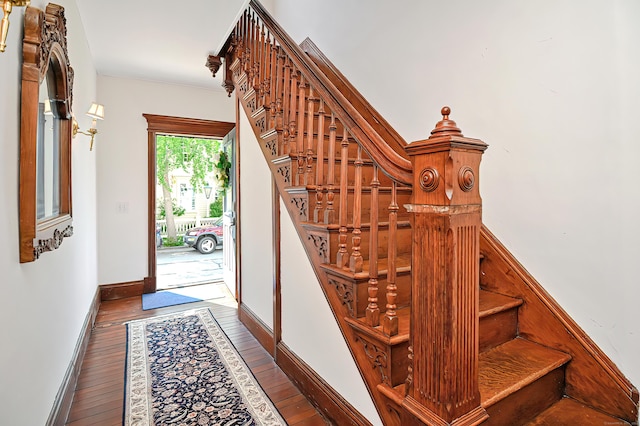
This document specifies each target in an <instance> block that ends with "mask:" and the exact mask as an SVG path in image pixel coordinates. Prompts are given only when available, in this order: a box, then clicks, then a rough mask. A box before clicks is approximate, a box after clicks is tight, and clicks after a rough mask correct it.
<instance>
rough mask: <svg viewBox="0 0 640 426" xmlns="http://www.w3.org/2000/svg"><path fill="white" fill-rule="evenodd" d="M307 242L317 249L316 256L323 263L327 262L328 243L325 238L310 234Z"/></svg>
mask: <svg viewBox="0 0 640 426" xmlns="http://www.w3.org/2000/svg"><path fill="white" fill-rule="evenodd" d="M309 240H310V241H313V245H314V246H315V247H316V249H318V255H319V256H320V258H322V259H324V261H325V262H327V263H328V262H329V243H328V242H327V237H325V236H324V235H317V234H310V235H309Z"/></svg>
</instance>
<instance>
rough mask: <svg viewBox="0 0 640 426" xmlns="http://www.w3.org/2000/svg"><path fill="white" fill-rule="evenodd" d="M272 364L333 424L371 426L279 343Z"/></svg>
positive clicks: (310, 369) (340, 396) (320, 378)
mask: <svg viewBox="0 0 640 426" xmlns="http://www.w3.org/2000/svg"><path fill="white" fill-rule="evenodd" d="M276 364H278V366H279V367H280V368H281V369H282V371H284V373H285V374H286V375H287V376H289V378H290V379H291V381H293V382H294V383H295V384H296V386H297V387H298V389H300V391H301V392H302V393H303V394H304V396H305V397H307V399H308V400H309V401H311V402H312V403H313V404H314V405H315V406H316V408H318V410H320V412H321V413H322V415H323V416H325V417H326V418H327V419H329V420H331V421H332V422H333V424H338V425H357V426H370V425H371V422H369V420H367V419H366V418H365V417H364V416H363V415H362V414H361V413H360V412H359V411H358V410H356V409H355V408H354V407H353V406H352V405H351V404H349V402H348V401H347V400H345V399H344V398H343V397H342V395H340V394H339V393H338V392H336V390H335V389H333V388H332V387H331V386H330V385H329V384H328V383H327V382H325V381H324V379H323V378H322V377H320V376H319V375H318V373H316V372H315V371H314V370H313V369H312V368H311V367H309V366H308V365H307V364H306V363H305V362H304V361H303V360H301V359H300V358H298V356H297V355H296V354H294V353H293V352H292V351H291V350H290V349H289V348H288V347H287V346H286V345H285V344H284V343H282V342H280V343H278V345H277V348H276Z"/></svg>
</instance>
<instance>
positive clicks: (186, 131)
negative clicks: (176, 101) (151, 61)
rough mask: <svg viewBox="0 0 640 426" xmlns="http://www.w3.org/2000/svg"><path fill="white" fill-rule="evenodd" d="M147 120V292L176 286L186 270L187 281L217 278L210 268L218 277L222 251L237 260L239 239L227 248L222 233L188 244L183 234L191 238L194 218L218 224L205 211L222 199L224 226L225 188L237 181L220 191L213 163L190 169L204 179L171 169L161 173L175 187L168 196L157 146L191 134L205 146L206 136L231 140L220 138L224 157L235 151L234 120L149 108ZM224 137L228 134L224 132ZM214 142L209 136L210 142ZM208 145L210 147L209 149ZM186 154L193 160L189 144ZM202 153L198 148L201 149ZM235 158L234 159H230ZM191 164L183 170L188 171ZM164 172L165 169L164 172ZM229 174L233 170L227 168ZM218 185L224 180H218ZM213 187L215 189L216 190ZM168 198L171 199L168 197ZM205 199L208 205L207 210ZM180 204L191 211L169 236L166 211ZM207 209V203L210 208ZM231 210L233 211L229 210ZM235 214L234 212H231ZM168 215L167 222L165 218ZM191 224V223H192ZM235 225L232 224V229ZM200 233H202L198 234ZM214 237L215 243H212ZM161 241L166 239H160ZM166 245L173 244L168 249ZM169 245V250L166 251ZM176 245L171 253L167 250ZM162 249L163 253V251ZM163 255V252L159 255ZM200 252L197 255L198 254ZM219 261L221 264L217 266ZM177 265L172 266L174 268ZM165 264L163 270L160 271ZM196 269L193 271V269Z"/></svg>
mask: <svg viewBox="0 0 640 426" xmlns="http://www.w3.org/2000/svg"><path fill="white" fill-rule="evenodd" d="M143 115H144V117H145V118H146V120H147V123H148V154H149V158H148V220H149V226H148V234H149V238H148V244H149V250H148V277H146V278H145V280H144V284H145V285H144V292H145V293H152V292H155V291H156V290H160V289H162V288H175V287H178V286H182V284H180V283H179V279H180V276H183V278H184V279H185V280H184V283H183V284H195V283H203V282H207V281H213V280H214V279H215V278H216V277H215V276H213V275H212V274H211V272H213V270H215V269H219V278H218V279H222V265H223V259H222V257H223V253H224V255H226V256H230V257H231V256H232V257H233V259H234V263H235V256H236V253H235V250H234V246H235V244H230V245H229V247H230V250H229V249H228V250H225V249H224V243H223V244H222V246H223V248H222V250H220V248H219V245H220V244H218V242H221V240H222V238H223V235H224V234H223V232H224V231H221V233H222V235H220V236H219V237H220V238H219V239H217V240H213V238H208V239H196V240H195V242H194V243H193V244H192V245H188V244H185V240H186V239H187V237H188V236H187V235H185V234H189V233H190V232H189V230H190V229H192V228H194V227H195V225H196V224H198V225H200V226H203V225H204V226H209V225H212V226H213V225H214V223H213V222H215V221H214V220H213V219H212V218H209V217H204V216H210V212H211V208H210V207H209V206H211V205H213V204H214V203H216V202H217V203H218V204H222V206H223V207H222V209H221V210H222V211H220V212H219V213H220V217H219V218H218V221H219V224H220V227H221V228H222V221H223V216H224V213H225V208H226V207H224V200H225V199H226V197H227V196H226V195H225V194H226V193H227V192H231V191H229V188H231V185H232V184H233V183H234V182H232V181H229V183H228V185H229V188H226V189H225V190H223V191H216V190H215V188H216V184H215V182H214V181H213V179H214V178H215V175H211V174H210V173H211V172H215V171H216V170H214V169H215V168H216V167H212V168H211V170H200V169H198V170H195V171H193V170H192V172H193V173H195V174H199V176H200V177H203V176H204V175H207V173H209V175H208V176H204V177H203V178H202V179H201V181H200V184H199V185H198V184H194V182H192V181H190V179H189V178H188V177H187V178H186V181H185V179H184V176H182V177H179V176H178V175H179V174H173V175H172V176H170V177H169V176H163V179H162V180H163V181H164V183H165V184H168V185H166V186H168V187H170V188H171V189H172V190H171V191H170V193H171V194H170V196H169V197H166V196H165V195H166V194H164V193H163V191H165V187H164V186H162V185H157V184H158V182H159V180H160V179H158V174H157V172H156V165H157V164H158V161H163V160H164V158H163V157H162V156H163V155H164V153H163V152H158V141H159V140H162V139H165V140H166V139H169V140H170V141H171V142H172V143H174V144H175V143H177V144H178V145H179V144H180V143H182V142H184V143H186V142H187V141H188V140H201V141H203V146H204V145H206V144H205V143H204V141H206V140H209V141H210V140H212V139H213V140H218V141H223V140H233V142H232V143H230V145H229V147H226V146H225V145H224V144H223V143H222V142H219V143H218V145H217V147H218V149H222V151H220V152H225V155H224V157H227V159H229V157H228V155H227V154H226V151H224V150H226V149H229V153H230V154H232V155H233V153H234V152H235V138H229V137H226V136H227V135H228V134H229V132H230V131H231V130H232V129H233V128H234V126H235V124H234V123H229V122H219V121H211V120H199V119H189V118H180V117H169V116H158V115H151V114H143ZM225 137H226V138H225ZM210 143H211V142H210ZM214 145H215V144H214V143H211V149H209V152H210V153H212V154H217V152H214V149H213V148H214ZM205 151H206V150H205ZM182 155H184V158H183V160H189V156H190V155H196V154H195V153H193V152H190V151H189V149H188V148H185V150H184V152H183V153H182ZM198 155H199V154H198ZM220 156H221V155H220V154H218V156H217V157H216V158H215V160H216V161H217V160H219V159H220ZM231 160H233V157H231ZM229 163H232V161H229ZM187 171H188V170H184V172H187ZM163 173H164V172H163ZM229 175H231V173H229ZM206 179H211V181H207V180H206ZM217 187H218V188H220V186H219V185H218V186H217ZM214 191H215V192H214ZM219 192H221V193H220V194H219ZM207 193H208V194H209V198H208V199H207V198H206V197H207ZM158 199H161V200H163V201H162V204H161V205H162V206H163V207H162V208H159V206H158V205H157V200H158ZM169 200H170V201H169ZM229 203H230V204H229V206H230V207H231V206H232V205H233V204H231V201H229ZM203 205H205V206H206V207H204V209H205V210H203V207H202V206H203ZM182 209H184V210H185V212H186V211H187V210H191V212H192V214H191V215H190V216H191V218H189V220H187V221H185V220H181V221H180V225H179V227H177V229H176V228H174V229H172V230H171V238H172V240H169V239H168V237H169V232H168V230H167V227H168V226H170V225H169V222H170V220H167V216H169V215H173V213H174V212H176V211H177V212H181V211H182ZM206 209H209V210H208V211H207V210H206ZM161 210H164V212H163V215H162V216H164V219H161V220H160V221H156V219H157V216H159V213H160V211H161ZM230 214H231V213H230ZM233 215H235V214H234V213H233ZM175 216H177V215H174V217H173V219H174V220H173V226H176V225H177V222H176V220H175V219H176V218H175ZM162 220H164V223H163V222H162ZM192 225H193V226H192ZM230 231H231V230H230ZM196 237H198V236H197V235H196ZM212 240H213V243H212ZM160 241H162V242H160ZM168 245H170V247H172V248H171V249H168V247H167V246H168ZM165 250H167V252H165ZM171 251H173V253H169V252H171ZM161 253H162V254H161ZM159 256H161V257H159ZM198 256H199V257H198ZM172 258H173V259H172ZM171 260H178V261H177V262H170V261H171ZM194 262H195V263H201V264H203V265H204V267H203V268H195V266H197V265H196V264H195V263H194ZM168 263H179V264H180V263H181V265H173V266H169V267H167V266H166V265H167V264H168ZM218 264H219V267H218ZM167 269H168V270H169V272H171V274H173V275H174V276H173V277H169V278H167V277H166V275H167V274H166V273H165V272H167V271H166V270H167ZM171 269H173V271H171ZM161 270H162V271H161ZM159 271H160V272H161V273H162V274H163V275H165V276H163V277H162V278H161V277H160V275H159ZM194 271H195V272H194Z"/></svg>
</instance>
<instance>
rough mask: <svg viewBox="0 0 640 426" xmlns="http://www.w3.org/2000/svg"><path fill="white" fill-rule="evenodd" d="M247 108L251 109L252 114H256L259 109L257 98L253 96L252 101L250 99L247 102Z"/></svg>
mask: <svg viewBox="0 0 640 426" xmlns="http://www.w3.org/2000/svg"><path fill="white" fill-rule="evenodd" d="M247 108H249V111H251V113H253V112H255V110H256V108H257V106H256V97H255V96H252V97H251V99H249V101H248V102H247Z"/></svg>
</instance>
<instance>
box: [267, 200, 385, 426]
mask: <svg viewBox="0 0 640 426" xmlns="http://www.w3.org/2000/svg"><path fill="white" fill-rule="evenodd" d="M280 210H281V212H282V215H281V216H280V217H281V220H280V224H281V227H282V228H281V234H280V235H281V240H280V250H281V262H282V280H281V281H282V290H281V294H282V341H283V342H284V344H285V345H287V347H289V348H290V349H291V350H292V351H293V352H294V353H295V354H296V355H297V356H298V357H300V358H301V359H303V360H304V362H305V363H307V364H308V365H309V366H310V367H311V368H312V369H313V370H314V371H316V372H317V373H318V374H319V375H320V376H322V378H323V379H324V380H325V381H326V382H327V383H328V384H329V385H330V386H331V387H333V388H334V389H335V390H336V391H337V392H338V393H339V394H340V395H342V396H343V397H344V398H345V399H346V400H347V401H349V403H350V404H351V405H353V406H354V407H355V408H356V409H357V410H358V411H359V412H360V413H361V414H362V415H364V416H365V417H366V418H367V419H368V420H369V421H370V422H371V423H372V424H374V425H378V424H382V422H381V421H380V417H379V416H378V413H377V411H376V408H375V406H374V405H373V402H372V401H371V397H370V396H369V393H368V392H367V388H366V386H365V384H364V382H363V380H362V377H361V376H360V373H359V372H358V367H357V366H356V364H355V362H354V361H353V357H352V356H351V353H350V352H349V348H348V347H347V344H346V342H345V341H344V338H343V336H342V333H341V332H340V328H339V327H338V324H337V323H336V319H335V318H334V316H333V313H332V312H331V308H330V307H329V304H328V303H327V301H326V299H325V296H324V294H323V292H322V288H320V285H319V284H318V279H317V277H316V275H315V274H314V272H313V269H312V267H311V264H310V263H309V258H308V257H307V254H306V252H305V250H304V247H303V245H302V243H301V242H300V237H299V236H298V233H297V231H296V229H295V227H294V225H293V222H292V221H291V217H290V216H289V214H288V213H287V209H286V206H285V205H284V203H283V201H282V200H280ZM309 336H313V338H312V339H310V338H309ZM318 348H331V349H330V350H318Z"/></svg>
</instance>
